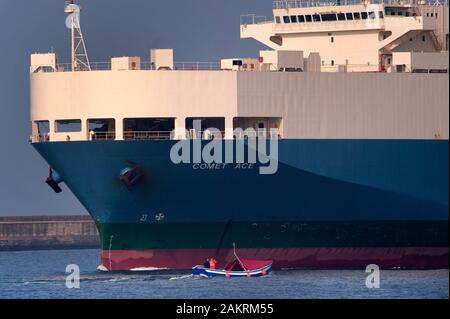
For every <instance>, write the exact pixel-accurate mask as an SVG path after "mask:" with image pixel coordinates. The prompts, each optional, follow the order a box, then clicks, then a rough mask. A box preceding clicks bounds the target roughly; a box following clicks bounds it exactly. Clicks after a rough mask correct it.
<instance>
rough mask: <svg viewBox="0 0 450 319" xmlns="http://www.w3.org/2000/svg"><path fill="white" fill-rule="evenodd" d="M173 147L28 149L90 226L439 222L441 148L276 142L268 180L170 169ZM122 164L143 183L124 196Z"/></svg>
mask: <svg viewBox="0 0 450 319" xmlns="http://www.w3.org/2000/svg"><path fill="white" fill-rule="evenodd" d="M174 143H175V142H174V141H98V142H97V141H89V142H62V143H37V144H33V145H34V147H35V148H36V149H37V150H38V152H39V153H40V154H41V155H42V156H43V157H44V158H45V159H46V160H47V162H48V163H49V164H50V165H51V166H52V167H53V168H54V169H56V170H57V171H58V172H59V173H60V174H61V176H62V177H63V178H64V180H65V182H66V184H67V185H68V186H69V188H70V189H71V190H72V191H73V192H74V194H75V195H76V196H77V198H78V199H79V200H80V201H81V202H82V203H83V205H84V206H85V207H86V208H87V210H88V211H89V212H90V214H91V215H92V216H93V218H94V220H96V221H97V222H98V223H100V224H107V223H141V222H156V221H155V216H160V218H159V220H157V221H158V222H171V223H183V222H190V223H193V222H226V221H229V220H233V221H236V222H248V221H268V222H270V221H405V220H414V221H417V220H434V221H448V191H449V187H448V186H449V185H448V176H449V171H448V146H449V145H448V141H447V140H445V141H443V140H430V141H424V140H281V141H280V142H279V167H278V171H277V173H276V174H274V175H260V174H259V170H258V167H257V166H255V167H254V168H253V169H243V168H237V167H236V166H235V165H234V164H227V165H226V166H225V167H224V168H214V169H199V168H198V167H197V168H196V167H194V165H193V164H178V165H177V164H173V163H172V162H171V160H170V156H169V154H170V149H171V147H172V145H173V144H174ZM130 162H134V163H137V164H138V165H139V166H140V168H141V169H142V171H143V173H144V176H145V178H144V179H143V180H142V181H140V183H139V184H138V185H137V186H136V187H135V188H133V189H132V190H131V191H130V189H129V188H127V187H126V186H125V185H124V183H122V182H121V181H120V180H119V175H120V172H121V171H123V169H124V168H125V167H126V166H127V165H128V164H127V163H130ZM162 218H164V219H162Z"/></svg>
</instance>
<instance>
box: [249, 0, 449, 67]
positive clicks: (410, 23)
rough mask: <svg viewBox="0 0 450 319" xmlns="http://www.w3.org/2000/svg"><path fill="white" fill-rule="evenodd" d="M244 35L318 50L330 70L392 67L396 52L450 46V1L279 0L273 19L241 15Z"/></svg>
mask: <svg viewBox="0 0 450 319" xmlns="http://www.w3.org/2000/svg"><path fill="white" fill-rule="evenodd" d="M241 38H252V39H255V40H257V41H259V42H261V43H263V44H265V45H266V46H268V47H270V48H271V49H273V50H301V51H303V52H304V54H305V56H308V55H309V54H310V53H312V52H318V53H319V54H320V55H321V57H322V61H321V63H322V67H323V69H324V70H327V69H328V70H335V69H337V68H338V66H339V65H345V66H346V68H347V69H349V70H351V71H380V70H386V69H388V68H389V67H391V65H392V53H393V52H408V51H409V52H411V51H415V52H439V51H441V50H448V3H447V2H442V3H440V2H439V1H434V2H430V3H428V2H425V1H418V0H375V1H360V0H341V1H329V2H316V1H309V0H283V1H281V0H276V1H274V2H273V18H271V19H269V18H266V17H263V16H258V15H255V14H248V15H243V16H241Z"/></svg>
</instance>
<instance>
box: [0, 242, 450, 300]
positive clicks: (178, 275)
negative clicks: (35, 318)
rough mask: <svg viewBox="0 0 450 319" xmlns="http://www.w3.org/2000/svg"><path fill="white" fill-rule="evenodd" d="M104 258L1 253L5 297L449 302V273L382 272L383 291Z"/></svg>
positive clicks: (321, 276)
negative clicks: (139, 266) (114, 267)
mask: <svg viewBox="0 0 450 319" xmlns="http://www.w3.org/2000/svg"><path fill="white" fill-rule="evenodd" d="M99 256H100V253H99V251H98V250H53V251H23V252H0V298H58V299H61V298H64V299H65V298H68V299H78V298H139V299H142V298H149V299H152V298H164V299H180V298H187V299H191V298H226V299H230V298H231V299H237V298H239V299H241V298H252V299H253V298H256V299H259V298H262V299H273V298H276V299H309V298H326V299H329V298H333V299H334V298H363V299H371V298H447V299H448V298H449V271H448V269H441V270H381V271H380V277H379V278H380V285H379V288H371V289H369V288H368V287H367V285H366V278H367V276H368V275H370V274H368V273H366V272H365V269H360V270H283V271H274V272H273V273H272V274H271V275H270V276H268V277H262V278H240V279H236V278H232V279H226V278H215V279H207V278H196V277H193V276H191V275H190V273H189V271H173V270H154V271H147V272H142V273H102V272H98V271H97V266H98V265H99ZM68 265H76V266H75V268H78V269H79V278H80V280H79V288H68V286H69V287H71V286H74V285H71V284H70V283H73V280H71V278H72V277H69V278H68V276H73V272H72V270H69V273H66V268H67V266H68ZM68 269H71V268H70V267H69V268H68ZM72 279H73V278H72ZM67 282H69V285H67Z"/></svg>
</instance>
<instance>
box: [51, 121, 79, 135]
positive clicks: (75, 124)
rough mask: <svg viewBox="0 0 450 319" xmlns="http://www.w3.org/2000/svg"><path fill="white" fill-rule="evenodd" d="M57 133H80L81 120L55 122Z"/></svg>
mask: <svg viewBox="0 0 450 319" xmlns="http://www.w3.org/2000/svg"><path fill="white" fill-rule="evenodd" d="M56 132H57V133H71V132H81V120H57V121H56Z"/></svg>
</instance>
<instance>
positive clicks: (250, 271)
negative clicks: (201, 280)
mask: <svg viewBox="0 0 450 319" xmlns="http://www.w3.org/2000/svg"><path fill="white" fill-rule="evenodd" d="M234 256H235V259H234V260H233V261H232V262H231V263H229V264H228V265H227V266H226V267H225V268H224V269H215V268H208V267H205V266H199V265H197V266H195V267H193V268H192V274H193V275H194V276H201V277H226V278H232V277H263V276H267V275H269V274H270V273H271V271H272V263H273V261H272V260H248V259H240V258H239V257H238V256H237V254H236V250H234Z"/></svg>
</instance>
